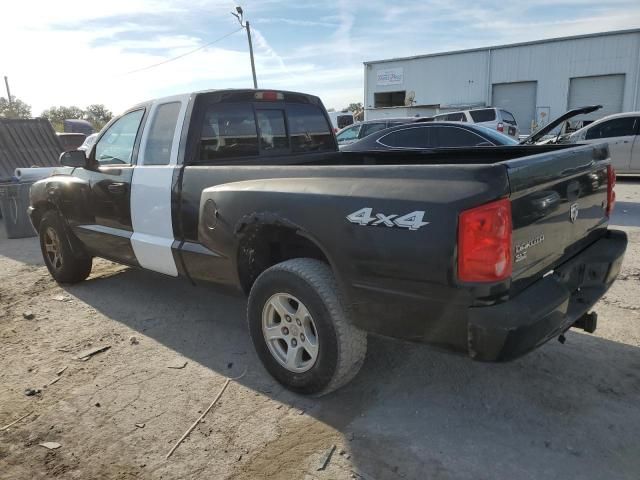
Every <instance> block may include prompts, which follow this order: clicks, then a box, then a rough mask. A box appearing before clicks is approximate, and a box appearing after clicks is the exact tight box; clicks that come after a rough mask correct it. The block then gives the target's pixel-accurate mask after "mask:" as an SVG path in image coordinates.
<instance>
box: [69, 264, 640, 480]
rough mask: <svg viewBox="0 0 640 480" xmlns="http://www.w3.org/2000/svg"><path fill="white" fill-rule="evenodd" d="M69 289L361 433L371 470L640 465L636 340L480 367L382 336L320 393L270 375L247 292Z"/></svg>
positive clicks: (357, 447)
mask: <svg viewBox="0 0 640 480" xmlns="http://www.w3.org/2000/svg"><path fill="white" fill-rule="evenodd" d="M67 290H68V292H69V293H70V294H72V295H74V296H76V297H78V298H79V299H80V300H82V301H83V302H86V303H87V304H89V305H91V306H92V307H93V308H95V309H96V310H98V311H99V312H101V313H102V314H104V315H106V316H107V317H109V318H111V319H113V320H115V321H118V322H120V323H122V324H125V325H127V326H129V327H131V328H132V329H135V330H136V331H138V332H140V333H141V334H143V335H145V336H148V337H150V338H152V339H154V340H156V341H158V342H160V343H161V344H163V345H165V346H166V347H168V348H170V349H172V350H174V351H175V352H177V353H179V354H180V355H182V356H184V357H186V358H188V359H190V361H193V362H197V363H199V364H201V365H203V366H205V367H207V368H209V369H211V370H213V371H215V372H217V373H219V374H221V375H225V376H229V377H234V376H237V375H239V374H240V373H241V372H243V371H244V370H245V369H246V371H247V373H246V375H245V376H244V377H243V378H242V379H240V380H239V382H240V383H241V384H242V385H244V386H246V387H248V388H250V389H253V390H255V391H257V392H262V393H263V394H264V395H268V396H269V397H271V398H273V399H275V400H277V401H279V402H283V403H286V404H288V405H291V406H294V407H296V408H300V409H303V410H305V412H306V413H307V414H308V415H311V416H313V417H314V418H316V419H318V420H320V421H322V422H324V423H325V424H327V425H329V426H330V427H333V428H335V429H336V430H338V431H340V432H341V433H343V434H344V435H345V436H346V437H347V438H348V439H351V441H348V440H346V441H345V442H346V443H347V444H348V445H349V453H350V454H351V459H350V462H351V463H352V465H353V466H354V470H356V471H358V472H360V473H362V474H363V476H364V478H376V479H387V478H389V479H391V478H481V477H482V478H517V477H519V474H518V473H517V472H521V473H522V472H524V471H526V472H527V474H528V475H530V476H531V478H542V477H545V478H550V476H551V477H553V478H556V477H557V478H560V477H563V476H564V477H566V478H627V477H626V476H625V475H631V472H636V473H637V472H638V471H640V442H639V441H638V437H637V432H638V430H640V418H639V417H638V415H637V399H638V398H640V350H639V349H637V348H634V347H632V346H629V345H624V344H621V343H616V342H612V341H609V340H605V339H602V338H598V337H595V336H588V335H585V334H580V333H569V334H568V335H567V339H568V342H567V343H568V345H564V346H562V345H560V344H559V343H557V342H551V343H549V344H548V345H546V346H544V347H543V348H542V349H539V350H538V351H536V352H533V353H532V354H530V355H528V356H526V357H524V358H522V359H520V360H517V361H515V362H512V363H509V364H481V363H476V362H472V361H470V360H469V359H467V358H465V357H462V356H456V355H449V354H445V353H442V352H439V351H437V350H435V349H433V348H430V347H427V346H423V345H412V344H408V343H404V342H398V341H393V340H387V339H381V338H375V337H371V338H370V341H369V351H368V356H367V360H366V362H365V365H364V367H363V368H362V371H361V373H360V374H359V375H358V376H357V377H356V379H355V380H354V381H353V382H352V383H351V384H349V385H347V386H346V387H345V388H343V389H341V390H340V391H338V392H336V393H334V394H332V395H329V396H327V397H323V398H320V399H312V398H305V397H300V396H297V395H294V394H291V393H290V392H288V391H287V390H285V389H284V388H282V387H281V386H280V385H278V384H277V383H275V382H274V381H273V380H272V379H271V377H270V376H269V375H268V374H267V373H266V371H265V370H264V369H263V367H262V366H261V364H260V362H259V361H258V359H257V356H256V355H255V353H254V351H253V346H252V344H251V342H250V339H249V337H248V334H247V331H246V325H245V308H246V302H245V300H244V299H241V298H234V297H231V296H225V295H219V294H216V293H213V292H211V291H210V290H208V289H206V288H193V287H191V286H190V285H187V284H186V283H185V282H180V281H176V280H173V279H168V278H165V277H162V276H159V275H154V274H150V273H148V272H142V271H138V270H133V269H123V270H122V271H121V272H120V273H117V274H115V275H113V276H110V277H106V278H100V277H97V278H95V277H92V278H90V279H89V280H87V281H86V282H83V283H82V284H79V285H76V286H73V287H68V288H67ZM550 464H553V467H552V468H551V469H549V468H550V467H549V465H550ZM487 475H489V476H488V477H487ZM347 477H348V475H347ZM520 478H521V477H520ZM629 478H631V477H629Z"/></svg>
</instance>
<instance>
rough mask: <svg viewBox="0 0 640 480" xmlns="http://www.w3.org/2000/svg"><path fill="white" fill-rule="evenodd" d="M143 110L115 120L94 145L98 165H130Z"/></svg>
mask: <svg viewBox="0 0 640 480" xmlns="http://www.w3.org/2000/svg"><path fill="white" fill-rule="evenodd" d="M143 115H144V110H135V111H133V112H129V113H126V114H124V115H123V116H122V117H120V118H119V119H118V120H116V121H115V122H114V123H113V124H112V125H111V126H110V127H109V129H108V130H107V131H106V132H105V133H104V135H102V137H101V138H100V141H98V143H97V144H96V155H95V159H96V161H97V162H98V163H99V164H100V165H130V164H131V162H132V156H133V147H134V145H135V143H136V137H137V136H138V130H139V129H140V122H141V121H142V116H143Z"/></svg>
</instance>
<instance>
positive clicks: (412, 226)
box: [347, 207, 429, 230]
mask: <svg viewBox="0 0 640 480" xmlns="http://www.w3.org/2000/svg"><path fill="white" fill-rule="evenodd" d="M424 213H425V212H424V210H416V211H415V212H411V213H407V214H406V215H402V216H398V215H396V214H391V215H386V214H384V213H376V214H375V215H374V216H372V214H373V208H368V207H367V208H361V209H360V210H357V211H355V212H353V213H352V214H350V215H347V220H349V221H350V222H351V223H357V224H358V225H363V226H364V225H371V226H373V225H375V226H384V227H400V228H408V229H409V230H418V229H419V228H421V227H424V226H425V225H429V222H423V221H422V219H423V218H424Z"/></svg>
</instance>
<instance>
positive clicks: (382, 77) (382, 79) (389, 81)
mask: <svg viewBox="0 0 640 480" xmlns="http://www.w3.org/2000/svg"><path fill="white" fill-rule="evenodd" d="M376 75H377V82H376V84H377V85H402V83H403V82H404V71H403V69H402V68H389V69H386V70H378V71H377V72H376Z"/></svg>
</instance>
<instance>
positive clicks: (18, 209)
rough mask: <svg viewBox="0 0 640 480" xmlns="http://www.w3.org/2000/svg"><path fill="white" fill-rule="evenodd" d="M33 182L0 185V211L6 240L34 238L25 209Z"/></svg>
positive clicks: (33, 231) (27, 205) (34, 233)
mask: <svg viewBox="0 0 640 480" xmlns="http://www.w3.org/2000/svg"><path fill="white" fill-rule="evenodd" d="M32 184H33V182H21V183H16V182H14V183H3V184H0V211H2V218H3V222H2V223H4V229H5V231H6V232H7V237H8V238H25V237H35V236H36V235H37V233H36V231H35V230H34V228H33V226H32V225H31V222H30V221H29V214H28V213H27V208H28V207H29V189H30V188H31V185H32Z"/></svg>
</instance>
